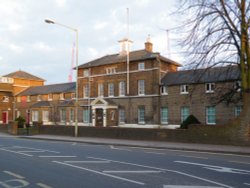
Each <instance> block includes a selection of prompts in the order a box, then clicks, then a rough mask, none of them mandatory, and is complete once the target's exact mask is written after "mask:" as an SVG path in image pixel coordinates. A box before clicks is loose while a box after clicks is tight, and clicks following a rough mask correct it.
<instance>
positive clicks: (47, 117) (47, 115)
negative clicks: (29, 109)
mask: <svg viewBox="0 0 250 188" xmlns="http://www.w3.org/2000/svg"><path fill="white" fill-rule="evenodd" d="M42 113H43V122H48V121H49V111H48V110H43V112H42Z"/></svg>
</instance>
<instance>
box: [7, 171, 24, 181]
mask: <svg viewBox="0 0 250 188" xmlns="http://www.w3.org/2000/svg"><path fill="white" fill-rule="evenodd" d="M3 172H4V173H5V174H8V175H10V176H13V177H15V178H18V179H24V178H25V177H23V176H21V175H19V174H16V173H13V172H10V171H3Z"/></svg>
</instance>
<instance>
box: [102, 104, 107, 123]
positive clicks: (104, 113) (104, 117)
mask: <svg viewBox="0 0 250 188" xmlns="http://www.w3.org/2000/svg"><path fill="white" fill-rule="evenodd" d="M106 126H107V109H106V108H104V109H103V127H106Z"/></svg>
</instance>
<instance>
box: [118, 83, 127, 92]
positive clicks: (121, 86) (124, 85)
mask: <svg viewBox="0 0 250 188" xmlns="http://www.w3.org/2000/svg"><path fill="white" fill-rule="evenodd" d="M125 88H126V83H125V81H121V82H119V96H125V93H126V89H125Z"/></svg>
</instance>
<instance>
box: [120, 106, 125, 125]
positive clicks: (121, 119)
mask: <svg viewBox="0 0 250 188" xmlns="http://www.w3.org/2000/svg"><path fill="white" fill-rule="evenodd" d="M119 122H120V123H125V110H124V109H120V110H119Z"/></svg>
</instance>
